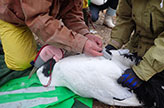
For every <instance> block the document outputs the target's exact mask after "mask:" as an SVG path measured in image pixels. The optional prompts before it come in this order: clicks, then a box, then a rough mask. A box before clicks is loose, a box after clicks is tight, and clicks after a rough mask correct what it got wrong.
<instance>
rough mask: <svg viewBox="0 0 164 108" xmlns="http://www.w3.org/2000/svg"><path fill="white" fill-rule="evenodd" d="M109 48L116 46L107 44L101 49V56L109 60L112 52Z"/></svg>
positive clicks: (113, 48) (112, 48)
mask: <svg viewBox="0 0 164 108" xmlns="http://www.w3.org/2000/svg"><path fill="white" fill-rule="evenodd" d="M110 50H116V48H115V47H114V46H112V45H109V44H108V45H107V46H106V47H105V48H104V49H103V51H102V53H103V56H104V57H105V58H106V59H109V60H111V58H112V57H111V55H112V53H111V52H110Z"/></svg>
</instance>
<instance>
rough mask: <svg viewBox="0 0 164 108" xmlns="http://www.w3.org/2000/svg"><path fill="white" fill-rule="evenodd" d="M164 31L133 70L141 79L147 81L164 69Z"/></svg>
mask: <svg viewBox="0 0 164 108" xmlns="http://www.w3.org/2000/svg"><path fill="white" fill-rule="evenodd" d="M163 55H164V31H163V32H162V33H161V34H160V35H159V36H158V37H157V38H156V39H155V40H154V45H153V46H152V47H151V48H150V49H149V50H148V51H147V52H146V53H145V55H144V56H143V60H142V61H141V62H140V64H139V65H137V66H133V70H134V71H135V73H136V74H137V76H139V78H140V79H142V80H144V81H147V80H149V79H150V78H151V77H152V76H153V75H155V74H156V73H158V72H162V71H163V70H164V56H163Z"/></svg>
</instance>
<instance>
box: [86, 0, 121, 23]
mask: <svg viewBox="0 0 164 108" xmlns="http://www.w3.org/2000/svg"><path fill="white" fill-rule="evenodd" d="M117 5H118V0H108V1H107V2H106V3H105V4H103V5H100V6H97V5H95V4H93V3H91V4H90V5H89V9H90V12H91V18H92V21H93V22H95V21H97V20H98V18H99V12H100V11H102V10H104V9H107V8H109V7H111V8H112V9H114V10H116V8H117Z"/></svg>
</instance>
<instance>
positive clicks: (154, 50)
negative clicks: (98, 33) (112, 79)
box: [110, 0, 164, 81]
mask: <svg viewBox="0 0 164 108" xmlns="http://www.w3.org/2000/svg"><path fill="white" fill-rule="evenodd" d="M160 3H162V4H163V2H162V0H120V2H119V6H118V10H117V14H118V17H117V24H116V27H115V28H114V29H113V30H112V40H111V41H110V44H112V45H114V46H115V47H117V48H120V47H121V46H122V45H123V44H126V43H127V42H128V41H129V40H130V41H129V42H128V45H127V47H128V48H129V49H130V50H131V52H137V53H138V55H139V56H142V57H143V60H142V61H141V62H140V64H139V65H138V66H134V67H133V69H134V71H135V73H136V74H137V75H138V76H139V77H140V78H141V79H142V80H145V81H147V80H148V79H150V78H151V77H152V76H153V75H154V74H156V73H158V72H161V71H163V70H164V7H160ZM163 5H164V4H163ZM132 32H133V35H132V37H131V38H130V36H131V33H132ZM116 42H118V43H119V44H116Z"/></svg>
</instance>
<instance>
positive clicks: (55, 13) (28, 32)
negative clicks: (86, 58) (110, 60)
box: [0, 0, 102, 71]
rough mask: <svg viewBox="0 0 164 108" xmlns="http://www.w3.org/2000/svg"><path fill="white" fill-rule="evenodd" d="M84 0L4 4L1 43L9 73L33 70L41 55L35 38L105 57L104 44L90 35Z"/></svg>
mask: <svg viewBox="0 0 164 108" xmlns="http://www.w3.org/2000/svg"><path fill="white" fill-rule="evenodd" d="M82 3H83V0H0V40H1V42H2V46H3V50H4V55H5V63H6V65H7V67H8V68H9V69H12V70H18V71H21V70H25V69H27V68H29V67H31V64H30V62H31V61H32V60H34V58H35V57H36V53H37V47H36V42H35V39H34V36H33V34H35V35H37V36H38V37H39V39H41V40H43V41H44V42H45V44H50V45H53V46H55V47H57V48H62V49H65V50H67V51H73V52H76V53H85V54H88V55H91V56H101V55H102V53H101V52H100V51H101V50H102V48H101V47H102V41H101V39H100V38H99V37H96V36H95V35H93V34H90V32H89V30H88V27H87V26H86V25H85V22H84V20H83V14H82V7H83V4H82Z"/></svg>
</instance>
